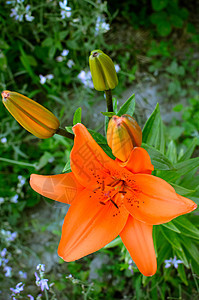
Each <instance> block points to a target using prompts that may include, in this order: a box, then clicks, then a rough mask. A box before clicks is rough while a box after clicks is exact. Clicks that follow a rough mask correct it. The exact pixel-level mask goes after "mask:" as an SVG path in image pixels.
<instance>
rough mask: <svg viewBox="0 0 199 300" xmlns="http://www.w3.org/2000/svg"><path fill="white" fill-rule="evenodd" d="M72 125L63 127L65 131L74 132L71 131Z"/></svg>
mask: <svg viewBox="0 0 199 300" xmlns="http://www.w3.org/2000/svg"><path fill="white" fill-rule="evenodd" d="M72 128H73V126H66V127H65V129H66V131H68V132H70V133H73V134H74V132H73V129H72Z"/></svg>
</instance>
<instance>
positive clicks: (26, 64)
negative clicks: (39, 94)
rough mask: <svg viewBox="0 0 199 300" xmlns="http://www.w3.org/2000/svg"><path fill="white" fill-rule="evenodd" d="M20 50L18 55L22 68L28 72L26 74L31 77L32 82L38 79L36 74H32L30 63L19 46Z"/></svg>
mask: <svg viewBox="0 0 199 300" xmlns="http://www.w3.org/2000/svg"><path fill="white" fill-rule="evenodd" d="M19 49H20V52H21V56H20V60H21V62H22V64H23V66H24V68H25V69H26V71H27V72H28V74H29V75H30V76H31V77H32V78H33V80H34V82H36V81H39V79H36V78H37V77H36V75H35V74H34V72H33V70H32V68H31V65H30V61H29V58H28V56H27V55H26V53H25V52H24V50H23V48H22V47H21V46H20V48H19Z"/></svg>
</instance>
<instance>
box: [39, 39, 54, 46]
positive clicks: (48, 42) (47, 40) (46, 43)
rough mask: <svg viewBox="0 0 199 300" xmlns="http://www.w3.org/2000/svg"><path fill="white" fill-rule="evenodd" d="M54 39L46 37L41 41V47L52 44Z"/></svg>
mask: <svg viewBox="0 0 199 300" xmlns="http://www.w3.org/2000/svg"><path fill="white" fill-rule="evenodd" d="M53 43H54V41H53V39H52V38H51V37H47V38H46V39H45V40H44V41H43V42H42V44H41V45H42V47H51V46H52V45H53Z"/></svg>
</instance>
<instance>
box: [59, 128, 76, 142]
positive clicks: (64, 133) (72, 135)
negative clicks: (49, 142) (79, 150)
mask: <svg viewBox="0 0 199 300" xmlns="http://www.w3.org/2000/svg"><path fill="white" fill-rule="evenodd" d="M55 134H58V135H61V136H64V137H67V138H68V139H71V140H74V134H72V133H70V132H68V131H66V130H64V129H63V128H60V127H59V128H58V129H57V131H56V132H55Z"/></svg>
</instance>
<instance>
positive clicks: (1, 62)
mask: <svg viewBox="0 0 199 300" xmlns="http://www.w3.org/2000/svg"><path fill="white" fill-rule="evenodd" d="M6 68H7V58H6V56H5V55H4V53H3V52H2V51H0V70H2V71H5V70H6Z"/></svg>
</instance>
